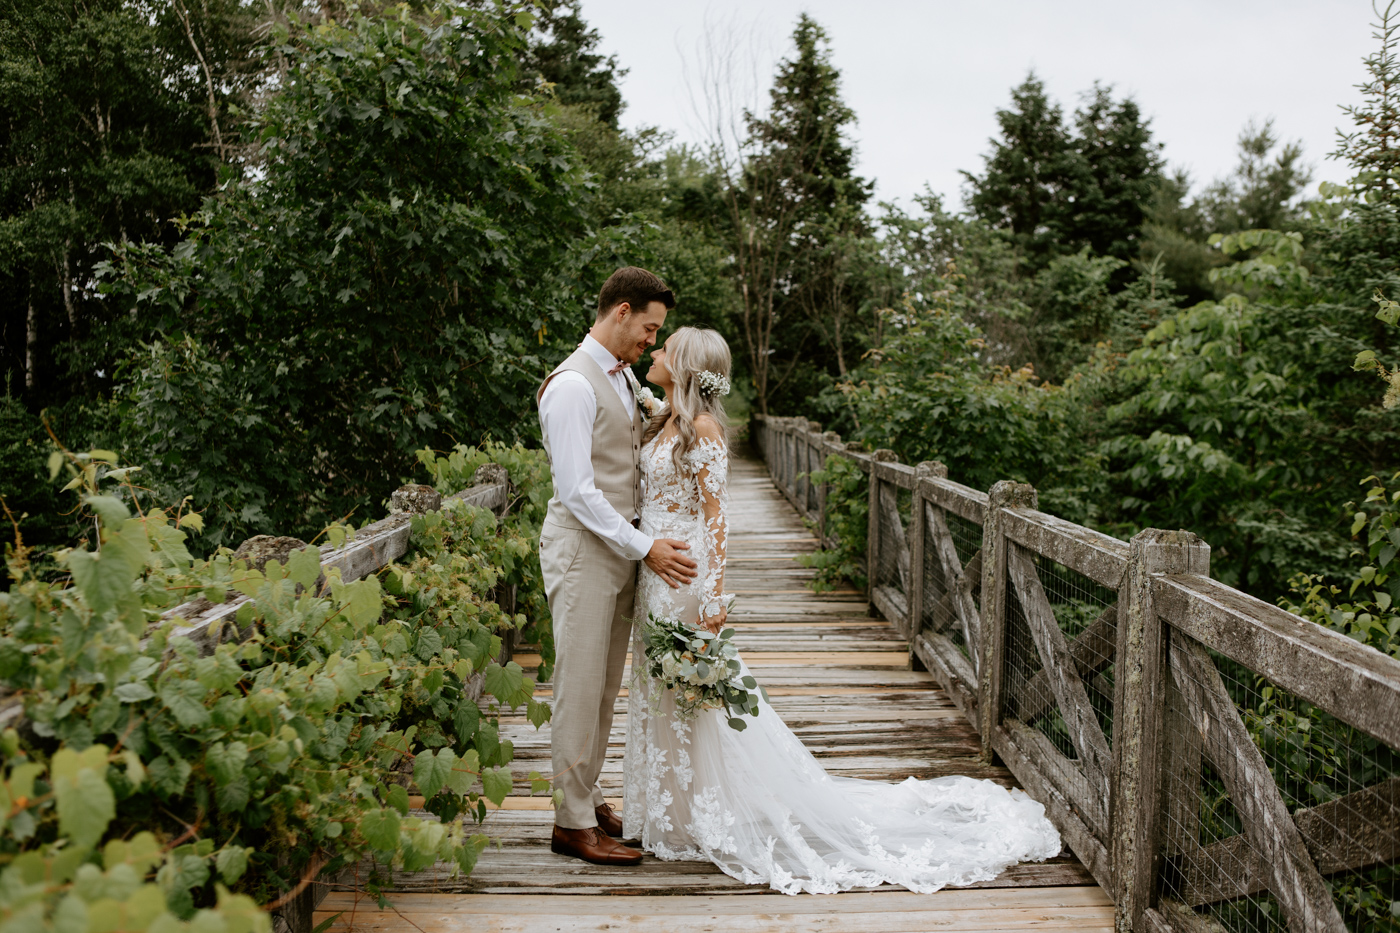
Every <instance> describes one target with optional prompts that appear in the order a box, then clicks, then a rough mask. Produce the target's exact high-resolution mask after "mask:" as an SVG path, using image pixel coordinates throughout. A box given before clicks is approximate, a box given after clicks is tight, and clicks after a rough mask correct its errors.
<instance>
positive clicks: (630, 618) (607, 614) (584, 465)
mask: <svg viewBox="0 0 1400 933" xmlns="http://www.w3.org/2000/svg"><path fill="white" fill-rule="evenodd" d="M675 303H676V302H675V297H674V295H673V294H672V292H671V290H670V289H669V288H667V287H666V284H665V283H664V282H663V281H662V280H661V279H660V278H658V277H657V276H656V275H653V274H652V273H650V272H648V271H646V270H644V269H638V268H635V267H627V268H623V269H619V270H617V271H616V272H614V273H613V274H612V276H610V277H609V278H608V280H607V282H606V283H604V285H603V288H602V291H601V292H600V293H599V296H598V316H597V320H596V321H595V323H594V325H593V327H592V329H591V330H590V331H589V334H588V336H587V337H585V338H584V341H583V343H582V344H581V345H580V346H579V348H578V349H577V350H576V351H575V352H574V353H573V354H572V355H571V356H570V357H569V358H568V359H566V360H565V361H564V362H563V363H561V364H560V365H559V367H558V368H557V369H555V370H554V372H553V373H551V374H550V376H549V378H548V379H546V380H545V383H544V385H543V386H541V388H540V391H539V393H538V395H537V396H536V398H537V401H538V403H539V409H540V423H541V426H542V428H543V433H544V443H545V449H546V451H547V452H548V454H549V458H550V464H551V469H552V471H553V477H554V491H555V494H554V498H553V499H551V500H550V503H549V512H548V515H547V517H546V519H545V522H544V526H543V528H542V530H541V532H540V565H541V568H542V570H543V572H544V580H545V588H546V591H547V595H548V599H549V607H550V611H551V612H552V614H553V618H554V646H555V651H556V653H557V661H556V664H555V668H554V682H553V686H554V712H553V718H552V725H551V729H552V743H553V748H552V755H553V769H554V788H555V790H556V792H557V793H559V794H561V795H562V798H563V799H562V803H560V804H559V805H558V807H557V808H556V811H555V817H554V833H553V838H552V842H551V848H552V849H553V850H554V851H555V852H558V853H562V854H565V855H571V856H575V857H577V858H581V859H584V860H586V861H589V862H593V863H596V864H603V865H635V864H638V863H639V862H641V860H642V852H641V851H639V849H637V848H633V847H632V846H629V845H625V844H623V843H622V842H621V841H620V840H621V839H624V838H625V839H630V840H635V842H634V844H639V845H640V847H641V849H645V850H647V851H649V852H651V853H653V854H654V855H656V856H657V857H658V858H663V859H687V860H701V861H712V862H714V863H715V864H716V865H718V866H719V867H720V869H722V870H723V871H724V872H725V873H727V874H729V875H732V876H734V877H735V878H738V879H740V880H742V881H744V882H747V883H751V884H767V885H769V886H771V887H772V888H774V889H776V890H778V891H783V892H786V893H790V894H796V893H799V892H811V893H831V892H836V891H841V890H846V889H849V888H853V887H867V886H874V885H878V884H885V883H890V884H899V885H903V886H905V887H907V888H909V889H910V890H913V891H920V892H931V891H936V890H938V889H939V888H942V887H944V886H946V885H959V884H970V883H973V882H975V881H980V880H988V879H991V878H993V877H995V876H996V875H997V874H999V873H1000V872H1001V871H1002V870H1003V869H1005V868H1007V867H1008V866H1010V865H1012V864H1014V863H1016V862H1019V861H1027V860H1039V859H1044V858H1049V857H1051V856H1053V855H1055V854H1057V853H1058V852H1059V850H1060V839H1059V835H1058V833H1057V832H1056V831H1055V828H1054V826H1053V825H1052V824H1051V823H1050V822H1049V821H1048V820H1047V819H1046V818H1045V813H1044V809H1043V808H1042V807H1041V805H1040V804H1038V803H1036V802H1035V801H1033V800H1031V799H1030V798H1028V797H1027V796H1026V795H1025V794H1023V793H1021V792H1020V791H1008V790H1006V789H1005V788H1002V787H1000V786H999V785H997V784H994V783H993V782H991V781H979V780H973V779H971V778H967V777H947V778H939V779H936V780H927V781H920V780H916V779H914V778H910V779H908V780H906V781H904V782H903V783H901V784H884V783H881V782H878V781H865V780H858V779H854V778H844V777H836V776H832V775H829V774H827V772H826V771H825V769H823V768H822V766H821V764H820V763H819V762H818V761H817V760H816V759H815V758H814V757H813V756H812V754H811V753H810V752H809V751H808V750H807V749H806V748H805V747H804V746H803V745H802V742H801V740H799V739H798V738H797V737H796V736H795V735H794V734H793V732H792V731H791V730H790V729H788V727H787V726H786V725H785V724H784V723H783V721H782V719H781V718H780V717H779V716H778V714H777V713H776V712H775V711H774V710H773V707H772V706H771V705H769V703H768V701H767V699H766V698H759V699H758V700H757V702H758V704H759V710H758V715H757V716H756V717H755V718H753V719H750V720H747V722H748V727H747V728H745V729H743V730H741V731H736V730H734V729H731V728H730V727H729V725H728V723H727V717H726V716H725V715H724V711H723V710H710V711H708V712H701V713H700V714H698V715H693V714H690V713H688V712H686V711H684V710H682V709H678V707H677V704H676V702H675V697H674V696H673V694H672V691H671V690H669V689H667V688H665V687H664V686H663V685H662V684H661V683H659V682H658V681H656V680H654V679H652V678H651V677H649V676H648V673H647V667H648V666H647V665H646V664H645V663H644V659H645V657H646V642H645V640H644V638H643V633H642V626H641V625H640V624H638V620H641V621H645V620H647V619H649V618H653V619H659V620H669V621H672V622H677V621H678V622H683V623H686V624H689V625H691V626H694V627H695V628H697V629H700V628H704V629H708V630H709V631H711V632H718V631H719V630H720V628H721V627H722V625H723V623H724V621H725V617H726V615H727V608H726V606H727V598H726V596H725V594H724V571H725V554H726V547H727V543H728V542H727V539H728V493H727V481H728V472H729V471H728V466H729V445H728V437H727V431H726V420H725V416H724V405H723V396H724V395H725V394H726V393H727V392H728V391H729V382H728V380H729V370H730V354H729V348H728V346H727V345H726V344H725V342H724V338H722V337H721V336H720V335H719V334H718V333H716V332H714V331H712V330H706V329H700V328H695V327H681V328H678V329H676V330H675V331H674V332H673V333H671V335H670V336H669V337H668V339H667V340H666V341H665V345H664V346H663V347H661V348H659V349H657V350H655V351H653V353H652V364H651V367H650V369H649V370H648V372H647V376H646V378H647V380H648V381H649V382H651V383H653V384H655V385H656V386H657V387H658V388H660V389H662V390H664V391H665V394H666V403H665V404H664V405H662V406H659V410H657V411H655V412H652V411H649V410H647V407H646V406H647V405H648V404H650V402H651V398H650V393H649V392H646V391H645V390H643V389H642V387H641V386H640V384H639V383H638V382H637V379H636V377H635V376H634V375H633V373H632V371H631V368H630V367H631V366H632V365H633V364H635V363H636V362H637V361H638V360H640V359H641V357H642V354H643V353H645V352H646V351H647V349H648V348H650V347H651V346H653V345H654V344H655V342H656V339H657V336H658V333H659V332H660V331H661V329H662V328H663V327H664V325H665V323H666V316H667V312H668V311H670V310H672V309H673V308H674V307H675ZM629 644H630V646H631V651H632V658H633V664H632V671H633V673H632V678H631V682H630V684H629V691H628V710H627V749H626V755H625V760H624V766H623V806H622V813H621V814H620V815H619V814H618V813H617V812H616V811H614V810H613V809H612V807H611V806H609V804H608V803H607V802H606V801H605V800H604V798H603V793H602V790H601V789H600V788H599V786H598V778H599V774H600V772H601V770H602V767H603V763H604V759H605V757H606V755H607V748H608V736H609V732H610V731H611V727H612V719H613V705H614V702H615V700H616V698H617V695H618V691H619V688H620V686H621V683H622V675H623V670H624V668H625V667H626V662H627V652H628V650H629ZM741 665H742V661H741ZM742 675H743V676H749V675H750V671H749V670H748V668H747V666H746V665H742Z"/></svg>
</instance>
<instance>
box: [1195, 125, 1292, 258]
mask: <svg viewBox="0 0 1400 933" xmlns="http://www.w3.org/2000/svg"><path fill="white" fill-rule="evenodd" d="M1239 150H1240V152H1239V163H1238V164H1237V165H1236V167H1235V170H1234V172H1232V173H1231V174H1230V175H1229V176H1227V177H1225V178H1222V179H1220V180H1218V181H1216V182H1214V183H1213V184H1212V185H1211V186H1210V187H1209V188H1207V189H1206V190H1205V192H1204V193H1203V194H1202V195H1201V199H1200V208H1201V211H1202V213H1203V215H1204V217H1205V222H1206V226H1207V227H1209V228H1210V231H1209V232H1211V233H1236V232H1238V231H1241V230H1265V229H1267V230H1282V229H1284V228H1286V227H1288V226H1289V225H1291V224H1292V223H1294V222H1295V221H1296V220H1297V219H1298V217H1299V208H1298V205H1297V203H1296V199H1297V197H1298V195H1300V194H1302V193H1303V190H1304V189H1305V188H1306V187H1307V185H1308V182H1309V180H1310V179H1311V177H1312V173H1311V172H1310V171H1309V170H1308V168H1307V166H1306V165H1304V164H1303V162H1302V159H1303V147H1302V145H1301V144H1299V143H1296V142H1294V143H1286V144H1283V145H1282V146H1281V147H1280V145H1279V138H1278V136H1277V135H1276V134H1275V133H1274V121H1273V120H1266V121H1264V124H1263V125H1262V126H1261V125H1259V124H1256V123H1254V122H1253V121H1250V122H1249V123H1248V124H1246V125H1245V128H1244V129H1243V130H1242V131H1241V132H1240V136H1239ZM1271 156H1272V158H1271Z"/></svg>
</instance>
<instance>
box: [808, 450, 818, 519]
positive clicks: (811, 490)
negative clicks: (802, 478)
mask: <svg viewBox="0 0 1400 933" xmlns="http://www.w3.org/2000/svg"><path fill="white" fill-rule="evenodd" d="M821 468H822V452H821V449H820V448H819V447H817V446H816V445H808V446H807V459H806V464H805V466H804V469H805V470H806V471H807V475H808V482H807V501H806V511H807V514H808V515H816V514H817V511H818V509H820V508H821V484H820V483H816V482H812V481H811V474H812V473H815V472H816V471H818V470H820V469H821Z"/></svg>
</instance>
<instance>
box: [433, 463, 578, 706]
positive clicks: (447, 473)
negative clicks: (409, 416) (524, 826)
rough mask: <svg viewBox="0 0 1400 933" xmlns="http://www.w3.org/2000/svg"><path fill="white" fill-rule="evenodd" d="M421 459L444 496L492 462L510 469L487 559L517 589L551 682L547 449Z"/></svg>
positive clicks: (524, 631) (501, 582)
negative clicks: (544, 562) (545, 551)
mask: <svg viewBox="0 0 1400 933" xmlns="http://www.w3.org/2000/svg"><path fill="white" fill-rule="evenodd" d="M418 460H419V462H420V463H421V464H422V465H423V467H424V468H425V469H426V470H427V471H428V474H429V475H430V476H431V477H432V482H433V485H434V487H436V489H437V490H438V492H440V493H443V494H444V495H446V494H449V493H452V492H456V491H457V490H460V489H466V488H467V487H468V486H470V485H471V484H472V483H473V481H474V480H475V478H476V473H477V470H479V469H481V467H483V466H485V465H486V464H488V463H494V464H498V465H500V466H503V467H505V469H506V472H507V473H508V474H509V476H510V483H511V502H510V508H509V511H508V512H507V514H506V517H505V519H504V521H503V522H502V523H501V524H502V528H501V532H500V545H499V548H498V550H496V551H495V552H493V553H491V554H489V555H487V561H488V563H489V564H490V566H491V567H493V568H495V569H496V570H498V571H499V573H500V576H499V579H498V581H497V584H495V585H498V586H513V587H515V588H516V589H515V605H516V609H517V611H518V613H519V615H520V616H521V617H522V618H523V623H522V628H521V636H522V637H523V638H524V640H525V641H526V642H529V643H533V644H538V645H539V646H540V672H539V676H540V678H541V679H542V680H549V679H550V677H551V675H552V672H553V670H554V628H553V620H552V617H551V616H550V613H549V601H548V600H547V599H546V597H545V591H544V574H543V572H542V571H541V570H540V555H539V548H538V546H537V545H538V542H539V538H540V528H541V527H542V526H543V525H544V518H545V513H546V512H547V511H548V507H549V500H550V498H551V497H553V495H554V483H553V481H552V480H551V479H550V475H549V459H548V457H547V456H546V455H545V452H544V451H543V450H527V449H526V448H524V447H522V446H521V445H520V444H515V445H512V446H506V445H505V444H501V443H497V442H491V441H488V442H487V443H485V444H483V445H482V446H481V447H478V448H470V447H466V446H464V445H462V444H458V445H457V446H456V447H454V448H453V449H452V450H451V451H450V452H449V453H446V454H445V455H444V454H442V453H439V452H437V451H434V450H431V449H427V448H425V449H423V450H420V451H418ZM532 703H533V701H532ZM532 708H533V707H532ZM537 725H538V724H537Z"/></svg>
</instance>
